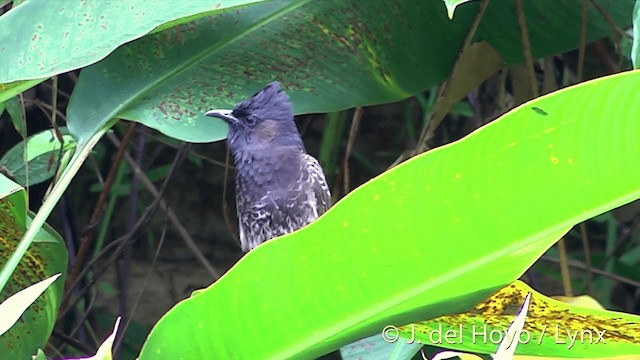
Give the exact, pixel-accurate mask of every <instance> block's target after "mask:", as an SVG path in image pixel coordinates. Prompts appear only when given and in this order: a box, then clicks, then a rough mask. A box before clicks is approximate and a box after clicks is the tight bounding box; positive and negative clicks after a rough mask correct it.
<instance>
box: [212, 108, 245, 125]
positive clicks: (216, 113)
mask: <svg viewBox="0 0 640 360" xmlns="http://www.w3.org/2000/svg"><path fill="white" fill-rule="evenodd" d="M204 115H205V116H210V117H216V118H218V119H222V120H224V121H226V122H227V124H229V125H236V124H238V119H236V117H235V116H233V115H231V110H209V111H207V112H206V113H204Z"/></svg>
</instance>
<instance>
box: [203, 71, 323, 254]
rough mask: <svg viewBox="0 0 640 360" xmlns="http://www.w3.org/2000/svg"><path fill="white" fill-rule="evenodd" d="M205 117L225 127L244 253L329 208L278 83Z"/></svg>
mask: <svg viewBox="0 0 640 360" xmlns="http://www.w3.org/2000/svg"><path fill="white" fill-rule="evenodd" d="M205 115H206V116H212V117H217V118H220V119H222V120H224V121H226V122H227V123H228V124H229V135H228V136H227V144H228V146H229V149H230V150H231V153H232V154H233V158H234V162H235V167H236V208H237V213H238V222H239V225H240V245H241V246H242V250H243V251H250V250H252V249H253V248H255V247H256V246H258V245H260V244H261V243H263V242H265V241H267V240H270V239H273V238H275V237H278V236H281V235H284V234H288V233H290V232H293V231H295V230H297V229H299V228H301V227H303V226H305V225H307V224H309V223H311V222H312V221H314V220H315V219H317V218H318V217H319V216H320V215H322V214H323V213H324V212H325V211H327V209H328V208H329V206H331V194H330V192H329V187H328V186H327V181H326V180H325V176H324V173H323V171H322V168H321V167H320V164H319V163H318V160H316V159H315V158H314V157H313V156H311V155H309V154H307V151H306V150H305V147H304V144H303V143H302V139H301V137H300V133H299V132H298V129H297V128H296V125H295V123H294V122H293V108H292V106H291V102H290V101H289V97H288V96H287V95H286V94H285V93H284V92H283V91H281V90H280V84H279V83H278V82H277V81H276V82H272V83H271V84H269V85H267V87H265V88H264V89H262V90H260V91H259V92H258V93H256V94H255V95H253V97H251V98H250V99H247V100H244V101H242V102H241V103H239V104H238V105H236V107H235V108H234V109H233V110H231V111H230V110H211V111H207V112H206V113H205Z"/></svg>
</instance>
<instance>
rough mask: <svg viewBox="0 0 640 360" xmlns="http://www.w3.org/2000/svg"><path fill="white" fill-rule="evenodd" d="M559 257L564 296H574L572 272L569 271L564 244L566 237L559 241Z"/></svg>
mask: <svg viewBox="0 0 640 360" xmlns="http://www.w3.org/2000/svg"><path fill="white" fill-rule="evenodd" d="M558 257H559V258H560V274H561V276H562V287H563V289H564V296H569V297H571V296H573V289H572V288H571V274H570V273H569V265H568V263H567V248H566V247H565V244H564V238H561V239H560V241H558Z"/></svg>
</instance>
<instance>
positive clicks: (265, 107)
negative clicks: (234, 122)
mask: <svg viewBox="0 0 640 360" xmlns="http://www.w3.org/2000/svg"><path fill="white" fill-rule="evenodd" d="M232 114H233V116H235V117H236V118H242V117H246V116H249V115H253V116H257V117H258V118H260V119H262V120H265V119H269V120H293V108H292V106H291V102H290V101H289V97H288V96H287V94H285V93H284V92H283V91H281V90H280V83H279V82H277V81H274V82H272V83H271V84H269V85H267V86H266V87H265V88H264V89H262V90H260V91H259V92H257V93H256V94H255V95H253V96H252V97H251V98H250V99H247V100H245V101H243V102H241V103H239V104H238V105H236V107H235V108H234V109H233V112H232Z"/></svg>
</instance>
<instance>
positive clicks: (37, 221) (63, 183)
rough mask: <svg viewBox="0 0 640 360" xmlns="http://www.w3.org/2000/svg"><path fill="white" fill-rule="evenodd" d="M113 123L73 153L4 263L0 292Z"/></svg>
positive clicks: (0, 274) (79, 145)
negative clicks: (85, 161)
mask: <svg viewBox="0 0 640 360" xmlns="http://www.w3.org/2000/svg"><path fill="white" fill-rule="evenodd" d="M111 125H112V124H108V125H107V126H105V127H104V128H102V129H100V130H98V131H97V132H96V133H95V134H94V135H93V136H92V137H90V138H89V141H87V142H86V143H85V144H78V149H79V151H77V152H76V153H75V154H74V155H73V158H71V161H70V162H69V165H68V167H67V168H66V169H65V170H64V172H63V173H62V176H60V179H59V180H58V182H57V183H56V184H55V185H54V186H53V189H52V191H51V193H50V194H49V197H48V198H47V199H46V200H45V201H44V203H42V206H41V207H40V210H39V211H38V213H37V214H36V216H35V217H34V218H33V221H32V222H31V225H29V228H28V229H27V231H26V232H25V233H24V236H23V237H22V240H20V243H18V247H16V250H15V251H14V252H13V254H11V257H9V260H8V261H7V263H6V264H5V265H4V267H2V271H0V292H2V290H3V289H4V287H5V285H6V284H7V282H8V281H9V278H10V277H11V274H13V271H14V270H15V269H16V267H18V264H19V263H20V260H22V257H23V256H24V254H25V253H26V252H27V249H29V246H30V245H31V243H32V242H33V239H34V238H35V237H36V234H38V231H39V230H40V228H42V226H43V224H44V222H45V221H46V220H47V218H48V217H49V215H50V214H51V212H52V211H53V208H54V207H55V206H56V204H57V203H58V201H59V200H60V197H61V196H62V194H63V193H64V192H65V190H67V187H69V184H70V183H71V180H73V178H74V177H75V175H76V174H77V173H78V171H79V170H80V167H81V166H82V164H83V163H84V160H85V159H86V158H87V157H88V156H89V154H90V153H91V150H92V149H93V147H94V146H95V145H96V144H97V143H98V141H99V140H100V139H101V138H102V135H104V134H105V133H106V132H107V131H108V130H109V128H111Z"/></svg>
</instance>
